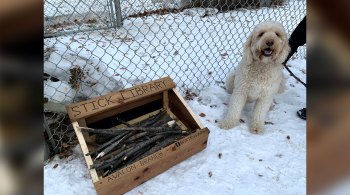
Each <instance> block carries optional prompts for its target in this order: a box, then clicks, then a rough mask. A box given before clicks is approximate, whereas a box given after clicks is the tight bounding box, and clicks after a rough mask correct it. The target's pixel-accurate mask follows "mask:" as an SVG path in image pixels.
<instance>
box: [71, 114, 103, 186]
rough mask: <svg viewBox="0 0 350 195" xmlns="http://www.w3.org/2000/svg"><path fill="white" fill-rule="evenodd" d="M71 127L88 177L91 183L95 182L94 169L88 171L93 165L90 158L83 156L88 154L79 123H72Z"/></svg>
mask: <svg viewBox="0 0 350 195" xmlns="http://www.w3.org/2000/svg"><path fill="white" fill-rule="evenodd" d="M80 123H83V121H80ZM72 125H73V128H74V131H75V134H76V135H77V137H78V141H79V144H80V147H81V150H82V151H83V154H84V158H85V161H86V164H87V166H88V169H89V170H90V175H91V178H92V181H93V182H97V181H98V180H99V179H98V176H97V172H96V170H95V169H90V165H92V164H93V161H92V159H91V157H90V156H86V155H85V154H87V153H89V149H88V147H87V145H86V142H85V139H84V136H83V134H82V132H81V130H80V129H79V123H78V122H77V121H75V122H73V123H72Z"/></svg>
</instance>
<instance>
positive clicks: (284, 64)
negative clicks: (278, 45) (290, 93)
mask: <svg viewBox="0 0 350 195" xmlns="http://www.w3.org/2000/svg"><path fill="white" fill-rule="evenodd" d="M283 66H284V67H285V68H286V69H287V71H288V72H289V74H290V75H292V77H294V78H295V79H296V80H297V81H299V82H300V83H301V84H303V85H304V87H305V88H307V87H306V83H304V82H303V81H302V80H300V79H299V78H298V77H297V76H295V74H294V73H293V72H292V71H291V70H290V69H289V68H288V66H287V64H286V63H283Z"/></svg>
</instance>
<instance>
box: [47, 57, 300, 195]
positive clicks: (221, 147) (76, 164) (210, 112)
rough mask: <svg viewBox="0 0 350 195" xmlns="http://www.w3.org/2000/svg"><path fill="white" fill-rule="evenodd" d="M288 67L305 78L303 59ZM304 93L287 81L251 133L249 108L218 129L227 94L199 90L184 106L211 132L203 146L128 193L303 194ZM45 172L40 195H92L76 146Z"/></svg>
mask: <svg viewBox="0 0 350 195" xmlns="http://www.w3.org/2000/svg"><path fill="white" fill-rule="evenodd" d="M289 64H291V65H292V67H291V70H292V71H293V72H294V73H295V74H296V75H297V76H299V77H300V78H301V79H302V80H305V78H306V76H305V74H304V73H303V72H304V71H305V67H306V61H305V60H300V59H298V60H293V61H291V62H290V63H289ZM305 92H306V91H305V88H304V87H303V86H302V85H301V84H300V83H297V82H296V81H295V80H294V78H292V77H288V80H287V89H286V92H285V93H283V94H279V95H277V96H276V98H275V101H274V102H275V103H274V106H273V109H272V110H271V111H270V112H269V113H268V116H267V119H266V121H267V122H269V123H268V124H266V125H265V128H266V129H265V132H264V134H263V135H255V134H251V133H250V132H249V130H248V127H247V123H248V122H249V113H251V109H252V105H247V106H246V108H245V109H244V110H243V114H242V119H243V120H244V121H245V123H241V124H240V125H239V126H237V127H234V128H232V129H231V130H223V129H220V128H219V127H218V126H217V123H216V122H215V121H216V120H218V119H221V118H222V117H223V115H224V113H225V112H226V110H227V105H226V103H227V101H228V98H229V94H228V93H226V91H225V90H224V89H222V88H221V87H219V86H215V85H212V86H210V87H208V88H206V89H203V90H202V91H201V92H200V94H199V96H198V97H196V98H194V99H193V100H190V101H188V103H189V106H190V107H191V109H192V110H193V111H194V113H195V114H196V115H198V117H199V119H200V120H201V122H202V123H203V124H204V126H206V127H208V128H209V130H210V135H209V140H208V146H207V148H206V149H205V150H204V151H202V152H200V153H198V154H196V155H194V156H192V157H190V158H189V159H188V160H186V161H183V162H181V163H179V164H177V165H175V166H174V167H172V168H171V169H169V170H167V171H165V172H164V173H162V174H160V175H159V176H157V177H155V178H153V179H151V180H149V181H147V182H145V183H144V184H142V185H140V186H138V187H136V188H134V189H133V190H131V191H130V192H128V193H127V194H130V195H133V194H188V193H190V194H239V195H240V194H247V195H249V194H269V195H271V194H286V195H288V194H305V193H306V191H305V190H306V122H305V121H304V120H301V119H299V118H298V117H297V116H296V111H297V110H298V109H300V108H302V107H304V106H305V103H306V101H305V100H306V93H305ZM201 113H204V114H205V115H206V116H205V117H200V116H199V115H200V114H201ZM220 153H221V154H222V155H221V158H219V154H220ZM55 164H58V167H57V168H55V169H54V168H53V166H54V165H55ZM209 172H211V173H212V176H211V177H209ZM44 174H45V182H44V184H45V185H44V191H45V194H95V193H96V192H95V191H94V189H93V184H92V181H91V179H90V177H89V176H88V174H89V173H88V169H87V166H86V164H85V162H84V159H83V154H82V152H81V151H80V149H79V147H77V148H75V150H74V155H73V156H71V157H69V158H68V159H63V160H60V159H58V158H57V157H55V159H53V160H52V161H50V162H48V163H47V165H46V166H45V167H44Z"/></svg>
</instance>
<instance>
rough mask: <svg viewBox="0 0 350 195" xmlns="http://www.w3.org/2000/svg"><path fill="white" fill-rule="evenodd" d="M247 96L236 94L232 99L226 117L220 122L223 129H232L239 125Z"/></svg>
mask: <svg viewBox="0 0 350 195" xmlns="http://www.w3.org/2000/svg"><path fill="white" fill-rule="evenodd" d="M246 99H247V96H246V95H245V94H244V93H239V92H238V93H237V92H236V93H234V94H232V96H231V98H230V103H229V107H228V112H227V114H226V117H225V118H224V119H222V120H221V121H220V122H219V126H220V128H222V129H230V128H232V127H234V126H236V125H237V124H238V123H239V117H240V116H241V112H242V109H243V107H244V105H245V103H246Z"/></svg>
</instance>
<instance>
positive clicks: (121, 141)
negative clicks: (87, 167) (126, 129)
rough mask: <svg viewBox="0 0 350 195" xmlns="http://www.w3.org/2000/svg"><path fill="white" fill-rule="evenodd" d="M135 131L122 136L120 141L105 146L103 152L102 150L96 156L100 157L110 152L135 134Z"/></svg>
mask: <svg viewBox="0 0 350 195" xmlns="http://www.w3.org/2000/svg"><path fill="white" fill-rule="evenodd" d="M134 133H135V132H131V133H127V134H126V135H125V136H124V137H122V138H121V139H119V140H118V141H116V142H114V143H113V144H111V145H110V146H108V147H107V148H105V149H104V150H103V151H102V152H100V153H99V154H98V155H97V156H96V158H95V160H96V159H98V158H100V157H102V156H104V155H105V154H107V153H108V152H110V151H111V150H112V149H114V148H115V147H117V146H118V145H120V144H121V143H123V142H125V140H127V139H128V138H129V137H131V136H132V135H134Z"/></svg>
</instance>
